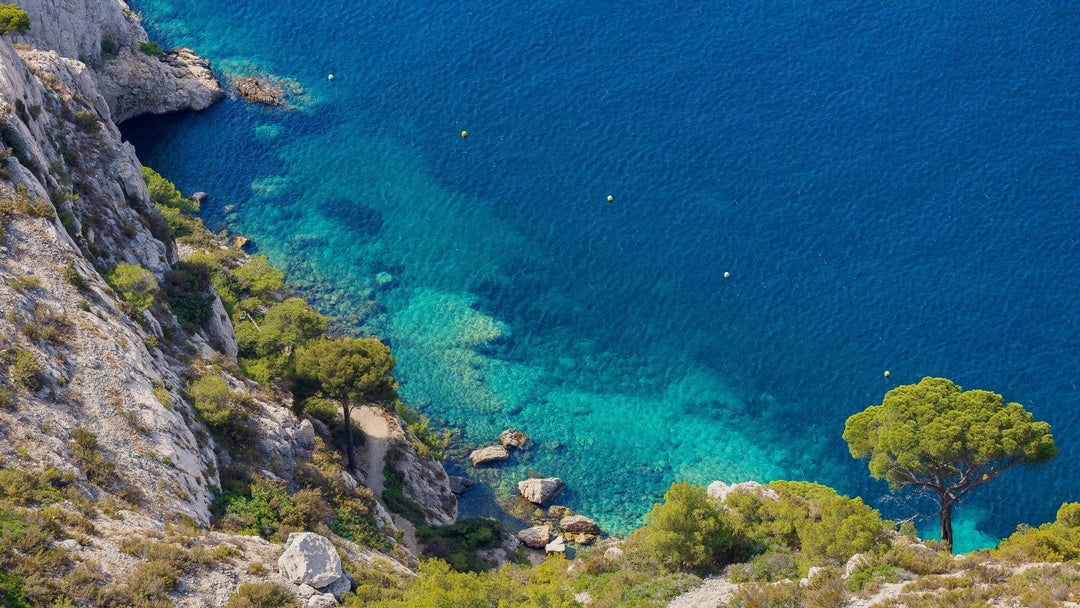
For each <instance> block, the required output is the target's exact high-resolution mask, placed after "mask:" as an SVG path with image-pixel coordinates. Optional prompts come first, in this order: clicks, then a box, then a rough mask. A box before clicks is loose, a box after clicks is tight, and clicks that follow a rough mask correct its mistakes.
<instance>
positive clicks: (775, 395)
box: [125, 0, 1080, 549]
mask: <svg viewBox="0 0 1080 608" xmlns="http://www.w3.org/2000/svg"><path fill="white" fill-rule="evenodd" d="M134 8H136V9H138V10H140V11H142V13H143V15H144V19H145V24H146V26H147V29H148V30H149V31H150V32H151V36H152V37H154V38H156V39H158V40H160V41H162V42H163V43H164V44H165V45H169V46H175V45H183V46H189V47H191V48H194V49H196V50H197V51H198V52H199V53H201V54H202V55H204V56H206V57H207V58H209V59H210V60H211V62H212V63H213V65H214V67H215V69H216V70H217V71H218V72H219V73H221V74H245V73H251V72H253V71H264V72H268V73H272V74H275V75H278V76H281V77H285V78H289V79H293V80H295V81H296V82H297V83H299V84H300V85H301V86H302V87H303V89H304V90H305V95H303V96H302V97H299V98H297V99H295V102H296V105H297V106H298V109H297V110H294V111H285V110H280V109H269V108H264V107H257V106H253V105H250V104H246V103H243V102H240V101H236V100H230V101H226V102H224V103H222V104H219V105H218V106H216V107H214V108H212V109H210V110H209V111H207V112H204V113H202V114H197V115H185V116H180V117H173V118H169V119H154V120H149V121H138V122H134V123H131V124H130V125H128V126H127V127H126V128H125V135H126V136H127V137H128V138H130V139H131V141H133V142H134V143H135V145H136V148H137V149H138V152H139V155H140V158H142V160H143V162H145V163H146V164H148V165H150V166H153V167H155V168H157V169H158V170H160V171H161V172H162V173H163V174H165V175H166V176H168V177H169V178H171V179H173V180H174V181H175V182H176V183H177V184H178V185H179V186H180V187H181V189H182V190H185V191H191V190H205V191H207V192H209V194H210V196H211V198H210V202H209V203H208V204H207V205H206V207H205V209H204V211H205V214H204V215H205V217H206V218H207V220H208V222H210V223H211V224H212V225H215V226H219V227H222V226H225V225H228V226H229V227H232V228H234V229H235V230H237V231H239V232H242V233H244V234H246V235H248V236H250V237H252V238H253V239H254V241H255V243H256V244H257V246H258V249H259V251H260V252H262V253H265V254H267V255H269V256H270V258H271V259H272V260H273V261H274V262H275V263H277V264H279V265H281V266H282V267H284V268H285V269H287V274H288V278H289V279H290V280H292V281H294V282H295V283H297V284H298V285H300V286H302V288H303V289H304V291H305V293H306V294H307V295H309V296H310V297H312V298H313V301H314V302H316V304H317V305H318V306H319V307H320V308H321V309H322V310H323V311H324V312H327V313H330V314H336V315H339V316H348V315H353V314H355V315H357V317H356V318H355V319H353V321H354V322H356V323H357V324H359V326H360V327H361V328H362V329H361V331H366V332H371V333H375V334H378V335H381V336H384V337H385V338H386V339H387V340H388V341H389V342H391V344H392V345H393V347H394V349H395V353H396V355H397V357H398V377H399V379H400V381H401V384H402V392H403V394H404V396H405V397H406V398H407V399H408V400H409V401H411V402H412V403H413V404H415V405H418V406H419V407H421V409H423V410H424V411H425V412H426V413H428V414H430V415H432V416H433V417H435V418H437V419H439V420H441V421H443V422H445V423H449V424H451V425H454V426H457V427H460V428H461V429H463V432H464V435H465V438H466V439H467V440H471V441H475V442H477V443H484V442H487V441H490V440H491V439H493V438H494V436H495V434H497V433H498V432H499V431H500V430H502V429H503V428H505V427H507V426H516V427H518V428H521V429H522V430H525V431H526V432H527V433H529V434H530V435H532V436H533V437H534V438H536V439H537V445H536V447H535V448H534V449H533V450H531V452H530V453H529V454H527V455H526V456H525V457H524V458H519V459H518V460H517V461H515V463H514V464H513V465H512V466H510V467H508V468H505V469H502V470H501V472H500V473H499V474H498V475H495V474H486V475H484V476H483V479H484V480H485V481H486V482H487V483H488V484H489V485H491V486H493V487H494V488H495V491H496V492H501V493H508V492H510V491H511V489H510V488H511V486H512V485H513V483H514V482H516V481H517V479H520V478H522V477H523V476H524V475H525V474H526V473H527V472H529V471H533V472H539V473H542V474H545V475H558V476H560V477H562V478H563V479H564V480H566V481H567V483H568V490H567V491H566V493H565V494H564V495H563V496H562V498H561V499H560V501H561V502H564V503H569V504H570V506H572V507H574V508H576V509H578V510H579V511H581V512H584V513H587V514H590V515H594V516H597V517H598V519H600V521H601V523H602V524H604V525H605V526H606V527H608V528H610V529H621V530H625V529H627V528H629V527H631V526H635V525H638V524H639V523H640V520H641V517H642V516H643V515H644V513H645V512H646V511H647V510H648V508H649V507H650V506H651V504H652V503H653V502H654V501H655V500H657V499H658V498H659V496H660V495H661V494H662V492H663V491H664V489H665V488H666V487H667V486H668V485H669V484H670V483H671V482H672V481H673V480H677V479H689V480H692V481H696V482H701V483H704V482H707V481H709V480H711V479H717V478H720V479H725V480H728V481H738V480H742V479H746V478H755V479H760V480H768V479H775V478H789V479H808V480H814V481H821V482H824V483H828V484H831V485H834V486H835V487H837V488H838V489H840V490H842V491H844V492H847V493H858V494H860V495H862V496H864V497H865V498H866V499H867V501H868V502H870V503H872V504H875V505H878V506H880V507H882V508H883V509H884V510H885V512H886V514H888V515H896V514H898V512H897V511H894V510H892V507H890V506H889V505H888V504H883V503H882V504H879V503H878V502H877V499H878V498H879V497H880V496H882V495H883V494H885V488H884V486H883V485H882V484H877V483H875V482H871V481H870V480H869V479H868V474H867V470H866V467H865V465H864V464H863V463H860V462H856V461H854V460H852V459H851V458H850V457H849V456H848V454H847V450H846V446H845V445H844V443H843V441H842V439H841V438H840V435H841V433H842V431H843V424H844V420H845V418H846V417H847V416H849V415H850V414H852V413H854V412H856V411H859V410H861V409H863V408H864V407H866V406H867V405H871V404H874V403H880V400H881V397H882V396H883V394H884V393H885V391H886V390H888V388H890V386H894V385H896V384H897V383H908V382H916V381H918V379H919V378H921V377H922V376H924V375H939V376H945V377H949V378H952V379H954V380H955V381H957V382H958V383H959V384H961V385H962V386H964V387H965V388H985V389H989V390H994V391H996V392H1000V393H1002V394H1004V395H1005V396H1006V397H1007V398H1008V399H1010V400H1015V401H1020V402H1021V403H1023V404H1024V405H1025V406H1026V407H1028V409H1030V410H1031V411H1033V412H1034V413H1035V415H1036V416H1037V417H1040V418H1043V419H1046V420H1049V421H1050V422H1051V424H1052V425H1053V429H1054V431H1055V435H1056V437H1057V439H1058V444H1059V447H1060V448H1061V456H1060V457H1059V458H1058V459H1057V461H1055V462H1054V463H1052V464H1050V465H1048V466H1044V467H1040V468H1037V469H1029V470H1023V471H1010V472H1009V473H1007V474H1006V475H1004V476H1003V478H1002V481H1001V482H999V483H997V484H992V485H991V486H988V487H986V488H983V489H981V490H980V491H979V494H978V495H977V496H973V497H972V500H971V503H970V505H969V506H968V507H967V508H966V509H965V510H964V512H963V520H964V521H963V522H962V526H963V529H962V530H961V531H960V533H959V537H960V538H959V541H958V545H959V548H961V549H963V548H967V547H972V546H978V545H985V544H987V543H992V542H993V541H994V539H996V538H1000V537H1002V536H1003V535H1006V534H1008V533H1009V532H1011V531H1012V530H1013V529H1014V528H1015V526H1016V524H1017V523H1019V522H1021V521H1023V522H1028V523H1039V522H1042V521H1046V520H1049V519H1052V518H1053V514H1054V511H1055V510H1056V509H1057V507H1058V505H1059V504H1060V503H1061V502H1062V501H1065V500H1077V499H1080V483H1078V482H1080V474H1078V472H1077V468H1076V467H1074V466H1072V464H1073V463H1074V462H1075V461H1076V457H1077V454H1078V450H1080V446H1078V445H1077V439H1078V438H1080V428H1078V426H1077V423H1076V421H1075V416H1074V412H1075V411H1076V409H1075V408H1076V403H1077V397H1078V390H1077V384H1076V375H1077V374H1076V369H1077V358H1078V354H1080V353H1078V343H1080V340H1078V338H1080V328H1078V321H1080V319H1078V314H1080V313H1078V304H1080V302H1078V293H1080V292H1078V288H1080V244H1078V243H1077V240H1076V238H1077V235H1078V229H1080V207H1078V193H1080V171H1078V169H1080V166H1078V164H1080V154H1078V152H1080V70H1077V69H1076V68H1077V65H1078V62H1080V10H1078V9H1077V8H1076V7H1075V5H1072V4H1070V3H1065V2H1028V3H1012V2H1000V1H987V2H980V3H954V2H937V3H930V2H924V3H903V2H866V1H864V2H851V1H846V2H832V1H827V2H813V3H809V2H791V1H781V2H770V3H761V2H749V1H736V2H724V3H720V2H710V3H701V2H670V1H668V2H628V3H614V2H598V1H590V0H585V1H577V2H547V3H523V2H513V1H510V0H492V1H488V2H460V1H458V2H427V1H421V2H411V3H402V2H384V1H373V2H366V3H352V2H312V1H310V0H301V1H298V2H291V3H281V2H276V1H273V2H272V1H269V0H221V1H219V2H214V3H207V2H199V1H197V0H136V2H134ZM330 73H333V74H334V79H333V80H332V81H330V80H328V79H327V75H328V74H330ZM462 130H468V132H469V135H468V137H466V138H462V137H461V131H462ZM608 195H611V196H612V197H613V201H612V202H610V203H609V202H608V201H607V196H608ZM725 272H727V273H730V277H729V278H724V273H725ZM379 273H387V274H383V275H382V277H381V280H377V279H376V277H377V276H378V275H379ZM388 281H389V282H388ZM884 370H891V373H892V376H891V379H890V380H886V379H885V378H883V371H884ZM477 502H478V501H477V500H473V501H472V503H469V504H470V505H471V506H469V508H470V509H474V510H475V509H479V508H480V507H479V506H477V505H476V504H475V503H477Z"/></svg>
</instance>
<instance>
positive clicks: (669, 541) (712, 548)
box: [633, 482, 736, 574]
mask: <svg viewBox="0 0 1080 608" xmlns="http://www.w3.org/2000/svg"><path fill="white" fill-rule="evenodd" d="M633 538H634V541H635V544H636V546H637V547H638V548H639V549H640V550H641V551H642V552H643V553H645V554H646V555H648V556H649V557H651V558H652V559H654V560H656V561H657V562H658V563H660V564H661V565H663V566H664V567H665V568H668V569H669V570H685V571H691V572H696V573H699V574H707V573H710V572H715V571H717V570H718V569H719V568H720V567H721V566H723V565H724V562H725V561H726V560H727V559H728V558H730V557H731V554H732V551H733V550H734V548H735V542H736V538H735V532H734V529H733V527H732V524H731V522H730V520H729V518H728V517H727V515H726V513H724V511H723V510H722V509H721V508H720V507H719V505H717V504H716V503H715V502H714V501H713V500H712V499H711V498H709V495H708V494H707V493H706V492H705V488H702V487H700V486H695V485H692V484H689V483H685V482H680V483H675V484H672V486H671V488H670V489H669V490H668V491H667V493H665V494H664V502H662V503H658V504H656V505H655V506H653V508H652V511H650V512H649V513H648V515H646V516H645V527H643V528H640V529H638V530H636V531H635V532H634V535H633Z"/></svg>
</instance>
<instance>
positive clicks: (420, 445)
mask: <svg viewBox="0 0 1080 608" xmlns="http://www.w3.org/2000/svg"><path fill="white" fill-rule="evenodd" d="M307 407H309V406H307ZM395 410H396V411H397V414H398V415H399V416H401V419H402V420H404V421H405V436H406V438H408V439H409V445H411V446H412V448H413V449H414V450H416V455H417V456H419V457H421V458H436V459H439V460H442V459H444V458H446V451H447V449H448V448H449V447H450V442H451V440H452V439H453V435H452V434H451V432H450V431H449V430H446V429H437V428H435V427H433V426H432V425H431V420H430V419H428V417H427V416H424V415H423V414H420V413H419V412H417V411H416V410H413V409H412V408H409V407H407V406H405V404H404V403H401V402H400V401H399V402H398V403H397V407H396V408H395ZM308 411H310V410H308ZM313 415H314V414H313ZM414 438H415V439H414Z"/></svg>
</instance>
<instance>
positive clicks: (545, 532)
mask: <svg viewBox="0 0 1080 608" xmlns="http://www.w3.org/2000/svg"><path fill="white" fill-rule="evenodd" d="M517 537H518V540H520V541H521V544H523V545H525V546H526V547H529V548H530V549H543V548H544V547H546V546H547V544H548V541H549V540H551V528H548V527H547V526H533V527H531V528H525V529H524V530H522V531H520V532H518V533H517Z"/></svg>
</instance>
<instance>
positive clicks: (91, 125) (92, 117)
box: [75, 110, 101, 133]
mask: <svg viewBox="0 0 1080 608" xmlns="http://www.w3.org/2000/svg"><path fill="white" fill-rule="evenodd" d="M75 124H77V125H79V128H80V129H82V130H83V131H87V132H89V133H97V132H98V131H100V130H101V119H99V118H98V115H97V114H95V113H93V112H88V111H86V110H79V111H78V112H75Z"/></svg>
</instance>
